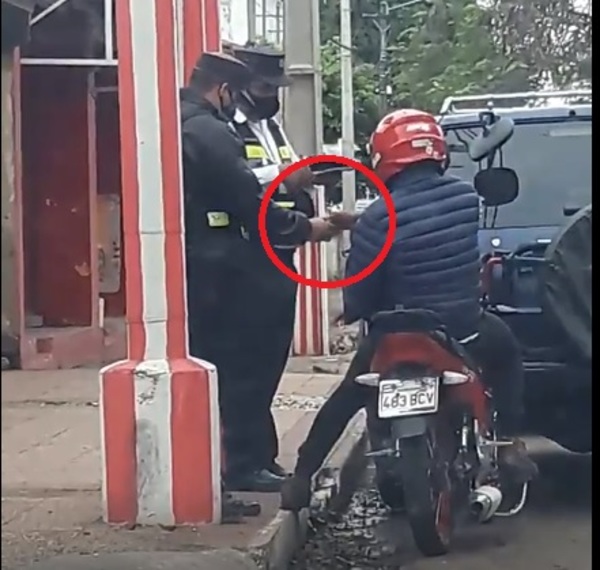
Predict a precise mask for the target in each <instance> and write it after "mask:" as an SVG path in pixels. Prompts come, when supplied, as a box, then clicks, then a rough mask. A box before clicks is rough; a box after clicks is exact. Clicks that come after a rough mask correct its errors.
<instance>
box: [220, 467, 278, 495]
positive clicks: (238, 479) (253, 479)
mask: <svg viewBox="0 0 600 570" xmlns="http://www.w3.org/2000/svg"><path fill="white" fill-rule="evenodd" d="M284 481H285V478H284V477H278V476H277V475H275V474H274V473H271V472H270V471H268V470H267V469H261V470H259V471H254V472H253V473H248V474H246V475H238V476H235V477H229V478H228V479H227V481H226V483H225V485H226V488H227V490H228V491H239V492H247V493H279V491H280V490H281V485H282V484H283V482H284Z"/></svg>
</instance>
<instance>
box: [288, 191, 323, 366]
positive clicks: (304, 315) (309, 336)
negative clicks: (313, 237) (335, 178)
mask: <svg viewBox="0 0 600 570" xmlns="http://www.w3.org/2000/svg"><path fill="white" fill-rule="evenodd" d="M315 209H316V214H317V216H325V215H326V207H325V188H323V187H322V186H317V187H316V190H315ZM326 247H327V245H326V244H325V243H323V242H320V243H308V244H306V245H304V246H303V247H301V248H299V249H298V250H297V252H296V267H297V268H298V272H299V273H300V275H303V276H304V277H310V278H312V279H318V280H320V281H323V280H326V279H327V251H326ZM328 314H329V303H328V295H327V289H322V288H317V287H306V286H304V285H300V286H299V287H298V297H297V300H296V324H295V330H294V344H293V346H292V354H293V355H294V356H325V355H328V354H329V318H328Z"/></svg>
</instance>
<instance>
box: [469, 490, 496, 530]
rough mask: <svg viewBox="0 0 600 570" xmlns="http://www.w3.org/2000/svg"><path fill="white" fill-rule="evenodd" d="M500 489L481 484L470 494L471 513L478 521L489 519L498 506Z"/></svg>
mask: <svg viewBox="0 0 600 570" xmlns="http://www.w3.org/2000/svg"><path fill="white" fill-rule="evenodd" d="M501 502H502V491H500V489H498V488H497V487H492V486H491V485H482V486H481V487H478V488H477V489H475V491H473V493H472V494H471V513H472V514H473V516H474V517H475V518H476V519H477V520H478V521H479V522H480V523H484V522H487V521H489V520H490V519H491V518H492V517H493V516H494V515H495V514H496V512H497V511H498V509H499V508H500V503H501Z"/></svg>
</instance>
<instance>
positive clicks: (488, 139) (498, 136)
mask: <svg viewBox="0 0 600 570" xmlns="http://www.w3.org/2000/svg"><path fill="white" fill-rule="evenodd" d="M514 130H515V123H514V121H513V120H512V119H509V118H508V117H502V118H500V119H498V120H497V121H496V122H495V123H494V124H493V125H491V126H489V127H487V128H486V129H485V130H484V131H483V132H482V133H481V134H480V135H478V136H476V137H475V138H474V139H473V140H472V141H471V143H470V144H469V156H470V157H471V160H473V161H474V162H480V161H482V160H483V159H484V158H486V157H489V156H490V155H491V154H493V153H494V152H495V151H496V150H498V149H499V148H500V147H502V146H503V145H504V144H506V142H507V141H508V140H509V139H510V137H512V135H513V132H514Z"/></svg>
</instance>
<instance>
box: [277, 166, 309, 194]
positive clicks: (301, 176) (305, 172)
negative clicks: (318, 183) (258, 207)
mask: <svg viewBox="0 0 600 570" xmlns="http://www.w3.org/2000/svg"><path fill="white" fill-rule="evenodd" d="M288 166H289V164H282V165H281V167H280V171H283V170H285V169H286V168H287V167H288ZM314 181H315V175H314V174H313V171H312V170H311V169H310V168H308V167H307V166H304V167H303V168H300V169H299V170H296V171H294V172H292V174H290V175H289V176H287V177H286V179H285V181H284V184H285V186H286V188H288V189H289V190H290V191H291V192H298V191H299V190H306V189H308V188H310V187H311V186H312V185H313V184H314Z"/></svg>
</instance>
